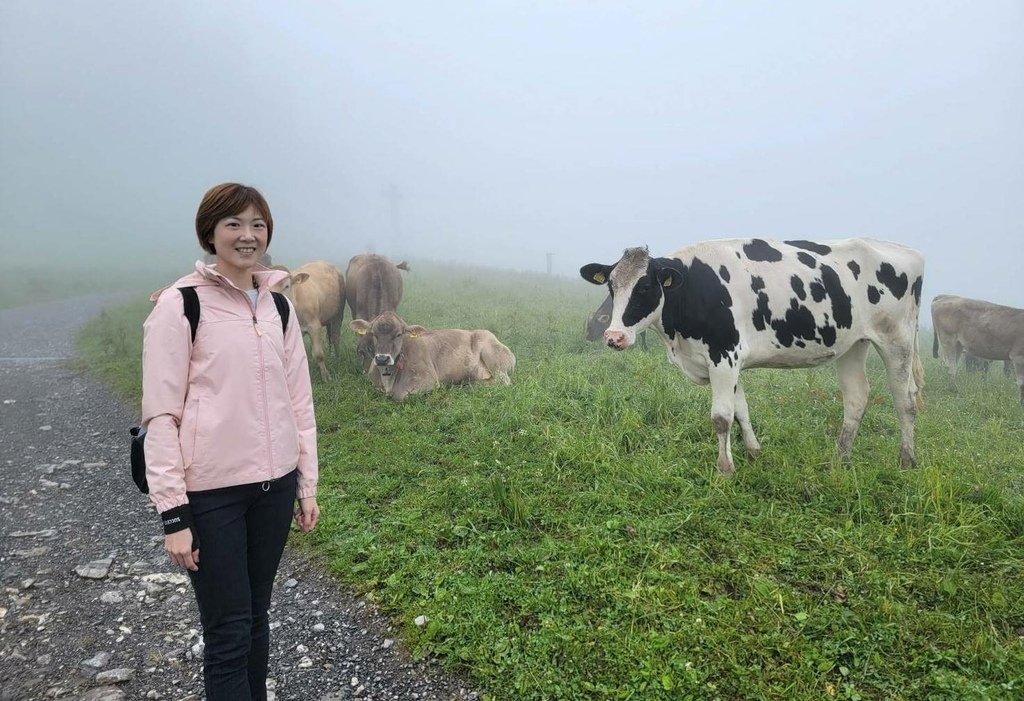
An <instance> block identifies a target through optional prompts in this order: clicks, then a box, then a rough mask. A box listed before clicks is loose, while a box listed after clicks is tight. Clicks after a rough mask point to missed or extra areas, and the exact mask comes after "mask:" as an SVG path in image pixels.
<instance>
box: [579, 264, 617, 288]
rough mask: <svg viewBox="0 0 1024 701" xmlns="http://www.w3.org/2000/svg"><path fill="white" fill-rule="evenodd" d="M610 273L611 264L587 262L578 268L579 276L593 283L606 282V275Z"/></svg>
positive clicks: (601, 283)
mask: <svg viewBox="0 0 1024 701" xmlns="http://www.w3.org/2000/svg"><path fill="white" fill-rule="evenodd" d="M611 274H612V266H610V265H602V264H601V263H588V264H587V265H584V266H583V267H582V268H580V276H581V277H582V278H583V279H584V280H586V281H587V282H589V283H591V284H594V285H603V284H604V283H606V282H608V276H609V275H611Z"/></svg>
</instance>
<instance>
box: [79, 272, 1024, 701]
mask: <svg viewBox="0 0 1024 701" xmlns="http://www.w3.org/2000/svg"><path fill="white" fill-rule="evenodd" d="M601 296H602V292H601V291H599V290H594V289H593V288H590V287H589V286H587V285H585V284H583V283H582V282H578V281H557V280H551V279H548V278H544V277H541V276H529V275H514V274H509V273H503V272H495V271H485V270H467V269H457V270H444V269H440V268H436V267H431V266H427V265H421V266H418V267H416V268H414V271H413V272H412V273H411V274H409V275H408V276H407V277H406V301H405V302H404V303H403V305H402V309H401V311H402V315H403V317H404V318H406V319H407V320H408V321H410V322H411V323H424V324H426V325H431V326H436V327H443V326H460V327H463V328H473V327H483V328H490V329H492V330H493V331H495V333H496V334H497V335H498V337H499V338H501V339H502V340H503V341H505V342H506V343H507V344H508V345H509V346H510V347H512V349H513V350H514V351H515V352H516V355H517V357H518V363H519V364H518V367H517V370H516V373H515V375H514V377H513V385H512V386H511V387H487V386H476V387H469V388H449V389H442V390H439V391H436V392H434V393H432V394H430V395H427V396H422V397H414V398H411V399H410V400H408V401H407V402H406V403H404V404H401V405H398V404H394V403H392V402H389V401H387V400H385V399H384V398H383V397H382V396H380V395H378V394H376V393H375V392H374V391H373V390H372V389H371V388H370V386H369V384H368V382H367V381H366V380H364V379H363V378H362V377H360V376H359V374H358V371H357V367H356V365H355V363H354V362H353V359H352V356H353V350H352V347H353V339H352V334H351V332H348V331H346V333H345V335H344V337H343V346H344V349H343V351H344V352H343V353H342V354H341V356H339V357H337V358H335V359H333V360H332V361H331V369H332V372H333V374H334V378H335V379H334V380H333V381H332V382H331V383H329V384H326V385H325V384H321V383H319V381H318V380H317V379H316V373H314V383H315V388H316V404H317V414H318V423H319V428H320V435H321V437H320V450H321V470H322V481H321V485H322V489H321V499H320V501H321V506H322V508H323V512H324V516H323V521H322V526H321V527H319V528H318V529H317V531H316V532H315V543H316V545H315V547H316V548H317V549H318V550H319V551H320V552H321V553H322V554H324V556H325V559H326V560H327V561H328V562H329V563H330V565H331V567H332V569H333V570H334V571H335V572H336V574H337V575H338V577H339V578H341V579H343V580H344V581H347V582H349V583H351V584H352V585H354V586H355V587H357V588H359V589H360V590H363V591H366V592H368V593H370V595H371V596H372V597H373V598H375V599H376V600H377V601H378V602H379V603H380V604H381V605H382V606H383V607H384V609H385V610H387V611H389V612H391V613H392V614H393V615H394V616H395V617H396V619H397V620H399V621H401V622H403V623H404V624H405V625H406V628H405V632H406V638H407V640H408V642H409V643H410V644H411V645H412V647H413V649H414V650H416V651H417V652H421V653H422V652H428V651H429V652H436V653H439V654H441V655H443V656H444V657H445V659H446V660H448V661H449V662H450V663H451V664H453V665H457V666H460V667H462V668H463V669H464V670H466V671H467V672H468V673H469V674H470V675H472V676H473V677H474V678H475V679H476V681H477V682H478V683H479V684H480V685H481V686H482V687H483V688H485V689H488V690H489V692H490V693H491V694H493V696H494V697H495V698H499V699H519V698H538V699H541V698H593V697H607V698H644V699H647V698H665V699H685V698H694V699H712V698H722V699H748V698H786V699H821V698H830V697H835V698H848V699H857V698H863V699H875V698H878V699H881V698H894V699H918V698H943V699H971V698H978V699H981V698H1012V697H1013V696H1015V695H1017V694H1020V693H1022V692H1021V689H1022V688H1024V638H1022V636H1021V634H1020V633H1021V632H1024V628H1022V627H1024V613H1022V612H1024V577H1022V574H1024V573H1022V568H1024V556H1022V551H1021V545H1022V543H1024V538H1022V536H1024V497H1022V494H1021V489H1022V484H1024V440H1022V438H1024V413H1022V412H1021V409H1020V408H1019V407H1018V406H1017V402H1016V396H1015V388H1014V387H1013V385H1012V383H1011V382H1010V381H1009V380H1005V379H1004V378H1002V377H1001V376H999V375H998V374H997V373H995V372H994V373H993V374H992V376H991V377H988V378H980V377H970V378H967V379H966V381H965V383H964V386H963V388H962V391H961V394H960V395H959V396H957V397H954V395H953V394H952V393H951V392H950V389H949V384H948V381H947V380H946V378H945V376H944V374H943V371H942V369H941V368H940V366H939V365H938V362H937V361H933V360H932V359H931V358H930V357H928V358H925V361H926V363H925V365H926V371H927V378H928V383H929V385H928V389H927V392H926V397H927V402H928V406H927V408H926V410H925V412H924V413H923V415H922V416H921V417H920V419H919V422H918V449H919V457H920V461H921V465H922V467H921V468H920V469H918V470H916V471H905V472H904V471H900V470H898V469H897V468H896V456H897V451H898V433H899V431H898V426H897V423H896V419H895V414H894V412H893V410H892V405H891V401H890V399H889V396H888V392H887V391H886V390H885V382H884V379H883V376H882V374H881V369H880V365H879V364H878V363H877V358H876V357H874V356H873V355H872V362H871V368H870V369H871V374H872V386H873V390H872V397H871V403H870V406H869V409H868V414H867V416H866V418H865V421H864V424H863V427H862V429H861V435H860V437H859V438H858V442H857V444H856V446H855V449H854V461H853V463H852V465H850V466H840V465H837V464H836V463H835V459H834V447H833V445H834V440H835V436H836V434H837V432H838V428H839V425H840V422H841V416H842V405H841V402H840V400H839V397H838V392H837V384H836V381H835V373H834V370H832V369H831V368H823V369H820V370H817V371H811V372H807V371H789V372H786V371H754V372H751V373H747V374H746V375H745V383H746V387H747V396H748V399H749V402H750V405H751V412H752V415H753V420H754V425H755V430H756V431H757V432H758V435H759V438H760V439H761V442H762V444H763V446H764V452H763V454H762V457H761V458H759V459H758V460H757V461H756V462H751V461H748V460H745V459H744V457H743V454H742V447H741V446H742V444H741V442H740V441H738V440H735V441H734V447H735V448H736V455H737V469H738V474H737V476H736V477H735V478H734V479H732V480H723V479H720V478H718V477H716V476H715V474H714V469H713V465H714V462H715V455H716V451H717V444H716V441H715V440H714V438H713V435H712V430H711V427H710V420H709V417H708V414H709V401H710V395H709V391H708V390H707V389H706V388H702V387H697V386H694V385H690V384H688V383H686V382H685V381H684V380H683V379H682V378H681V377H680V375H679V373H678V371H676V370H674V369H673V368H672V367H671V366H669V364H668V363H667V362H666V361H665V359H664V353H663V352H662V351H661V350H660V348H659V349H657V350H652V351H651V352H649V353H646V354H645V353H642V352H640V351H639V350H634V351H631V352H629V353H625V354H615V353H612V352H610V351H607V350H605V349H601V348H596V347H592V346H588V345H586V344H585V343H584V342H583V341H581V340H580V337H581V335H582V328H583V320H584V316H585V314H586V312H587V311H588V310H589V309H590V308H591V307H594V306H596V305H597V304H598V303H599V302H600V299H601ZM147 309H148V304H145V303H141V304H139V305H137V306H133V307H130V308H127V309H123V310H119V311H116V312H114V313H110V314H106V315H104V316H103V317H101V318H99V319H97V320H96V321H95V322H94V323H93V324H92V325H91V326H90V327H89V328H88V329H87V330H86V332H85V333H84V334H83V336H82V338H81V346H80V347H81V350H82V353H83V356H84V357H85V358H87V359H88V362H89V363H90V364H92V365H94V366H96V367H98V368H99V369H100V370H101V371H103V372H105V373H106V374H107V376H108V377H112V378H114V379H116V380H117V382H118V386H119V389H120V390H121V391H122V392H124V393H126V394H127V395H128V396H137V394H138V372H139V370H138V368H139V362H138V357H139V354H140V348H139V325H140V324H141V319H142V318H143V317H144V314H145V313H146V310H147ZM419 614H425V615H427V616H429V617H430V619H431V620H430V623H429V624H428V625H426V626H424V627H423V628H417V627H416V626H415V625H413V624H412V619H413V618H414V617H415V616H417V615H419Z"/></svg>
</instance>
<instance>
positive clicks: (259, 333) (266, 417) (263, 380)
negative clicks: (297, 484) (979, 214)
mask: <svg viewBox="0 0 1024 701" xmlns="http://www.w3.org/2000/svg"><path fill="white" fill-rule="evenodd" d="M242 294H243V295H245V299H246V301H249V302H250V305H249V306H250V308H251V309H252V328H253V330H254V331H255V332H256V352H257V355H258V357H259V361H260V389H261V392H262V394H263V426H264V427H265V430H266V432H267V458H268V459H267V473H268V474H269V479H274V446H273V441H271V439H270V407H269V406H268V404H267V373H266V370H265V368H264V364H263V329H261V328H260V325H259V321H258V320H257V319H256V305H257V303H258V301H259V294H260V293H259V291H257V292H256V300H257V301H256V302H252V301H251V300H250V299H249V295H247V294H245V293H244V292H243V293H242Z"/></svg>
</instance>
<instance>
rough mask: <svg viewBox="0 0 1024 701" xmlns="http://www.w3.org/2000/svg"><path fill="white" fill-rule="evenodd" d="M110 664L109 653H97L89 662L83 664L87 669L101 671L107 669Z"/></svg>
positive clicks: (84, 661)
mask: <svg viewBox="0 0 1024 701" xmlns="http://www.w3.org/2000/svg"><path fill="white" fill-rule="evenodd" d="M109 662H110V653H109V652H97V653H96V654H95V655H93V656H92V657H90V658H89V659H87V660H82V664H83V665H85V666H86V667H92V668H93V669H99V668H100V667H106V666H107V664H108V663H109Z"/></svg>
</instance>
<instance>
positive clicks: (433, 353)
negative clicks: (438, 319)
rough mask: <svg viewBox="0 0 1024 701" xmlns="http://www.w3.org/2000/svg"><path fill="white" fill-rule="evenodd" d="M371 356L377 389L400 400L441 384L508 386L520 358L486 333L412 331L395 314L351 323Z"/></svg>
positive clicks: (413, 328)
mask: <svg viewBox="0 0 1024 701" xmlns="http://www.w3.org/2000/svg"><path fill="white" fill-rule="evenodd" d="M349 328H351V329H352V330H353V331H355V332H356V333H358V334H360V335H362V336H363V337H364V338H366V339H367V341H368V345H369V347H370V349H372V351H373V365H372V366H371V368H370V370H369V372H370V373H371V374H372V375H374V376H375V378H376V379H375V380H374V385H376V386H377V387H378V388H379V389H381V390H383V391H384V393H385V394H387V395H388V396H389V397H391V398H392V399H394V400H396V401H399V402H400V401H402V400H403V399H405V398H406V396H408V395H410V394H417V393H419V392H429V391H430V390H432V389H434V388H435V387H438V386H440V385H457V384H463V383H467V382H499V383H501V384H505V385H507V384H510V383H511V379H510V378H509V375H511V374H512V371H513V370H514V369H515V367H516V356H515V355H513V354H512V351H511V350H509V349H508V347H507V346H505V345H504V344H502V343H501V341H499V340H498V339H497V338H496V337H495V335H494V334H493V333H491V332H490V331H486V330H477V331H464V330H462V329H430V330H428V329H425V328H423V327H422V326H409V325H408V324H406V323H405V322H404V321H402V319H401V318H399V316H398V315H397V314H395V313H394V312H384V313H383V314H380V315H379V316H377V317H376V318H375V319H374V320H373V321H366V320H364V319H355V320H353V321H352V322H351V323H349Z"/></svg>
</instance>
